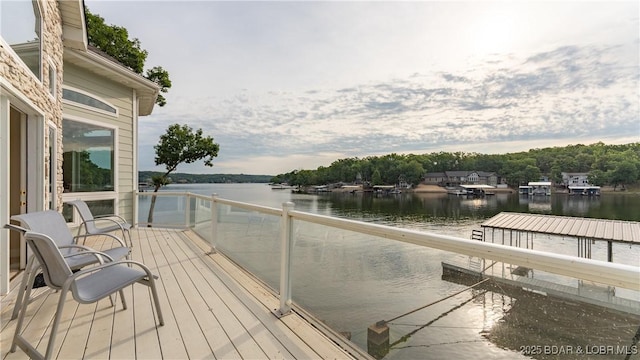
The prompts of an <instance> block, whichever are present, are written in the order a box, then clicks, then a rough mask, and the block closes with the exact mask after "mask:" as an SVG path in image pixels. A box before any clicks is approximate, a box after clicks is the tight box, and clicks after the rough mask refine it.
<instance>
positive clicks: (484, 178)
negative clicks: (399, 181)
mask: <svg viewBox="0 0 640 360" xmlns="http://www.w3.org/2000/svg"><path fill="white" fill-rule="evenodd" d="M424 182H425V183H426V184H430V185H439V186H445V187H452V186H459V185H469V184H473V185H491V186H496V185H498V175H497V174H496V173H493V172H486V171H464V170H463V171H445V172H433V173H427V174H426V175H425V177H424Z"/></svg>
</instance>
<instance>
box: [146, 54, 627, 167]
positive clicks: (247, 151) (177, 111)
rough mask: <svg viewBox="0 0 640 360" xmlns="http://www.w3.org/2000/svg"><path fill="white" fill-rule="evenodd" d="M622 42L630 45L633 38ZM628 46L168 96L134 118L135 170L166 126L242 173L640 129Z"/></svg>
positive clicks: (608, 135)
mask: <svg viewBox="0 0 640 360" xmlns="http://www.w3.org/2000/svg"><path fill="white" fill-rule="evenodd" d="M628 46H632V47H633V46H635V48H636V50H637V48H638V44H637V42H636V43H635V44H633V45H626V47H628ZM626 47H625V46H622V45H620V46H610V47H604V46H577V45H576V46H562V47H558V48H557V49H554V50H551V51H546V52H540V53H537V54H533V55H531V56H528V57H526V58H523V59H517V58H515V57H513V56H510V57H504V58H503V59H502V60H500V59H496V58H492V59H491V60H490V61H489V60H488V61H486V62H482V63H478V64H477V65H476V66H475V67H470V68H469V69H468V70H465V71H460V72H434V73H432V74H422V73H413V74H412V75H411V76H408V77H406V78H393V79H390V80H388V81H378V82H369V83H362V84H354V85H353V86H349V87H341V88H336V89H326V88H315V89H307V90H306V91H301V92H299V93H296V92H292V91H269V92H265V93H252V92H251V91H248V90H243V91H241V92H239V93H236V94H230V95H229V96H228V97H227V98H217V97H203V98H199V99H179V98H178V99H173V101H171V102H170V105H168V106H167V108H166V109H162V110H156V111H155V113H154V114H153V115H152V116H150V117H149V118H148V119H144V120H142V121H141V124H144V125H145V127H147V126H149V125H150V124H153V127H152V128H151V130H150V131H145V133H144V134H141V136H140V138H141V144H142V145H143V146H144V147H146V149H147V150H142V149H141V164H145V165H147V166H148V164H149V161H148V160H142V159H143V156H145V157H147V156H148V155H149V151H148V148H149V147H152V145H150V144H152V143H153V142H155V141H157V140H154V138H155V139H157V138H158V137H159V135H160V134H161V133H162V132H163V131H161V130H162V127H164V128H166V127H167V126H168V125H169V124H171V123H173V122H181V123H187V124H190V125H191V126H192V127H193V128H202V129H203V130H204V131H205V133H207V134H211V135H212V136H214V138H215V139H216V141H217V142H219V143H220V145H221V148H220V155H219V158H218V159H217V161H216V163H217V164H221V165H222V166H226V167H228V168H230V169H231V168H233V169H242V166H243V164H245V165H246V164H249V163H253V164H254V165H253V167H252V168H245V171H243V172H245V173H255V171H253V170H257V168H256V165H255V164H267V163H270V164H274V165H272V166H273V168H272V169H269V168H265V167H262V166H261V171H259V172H261V173H273V174H275V173H280V172H286V171H290V170H293V169H297V168H316V167H317V166H319V165H317V164H319V163H322V161H327V162H328V163H325V164H324V165H325V166H326V165H328V164H329V163H330V162H331V161H333V160H337V158H333V159H329V158H327V157H326V156H325V157H322V156H319V154H331V155H339V154H340V155H343V157H356V156H358V157H362V156H368V155H371V154H384V153H391V152H415V153H422V152H426V151H428V150H431V151H434V150H435V151H440V150H439V149H440V148H444V147H449V146H453V147H455V146H456V144H457V145H458V146H459V147H460V148H462V147H463V146H467V145H468V144H473V143H477V144H486V143H497V142H511V143H513V142H521V141H531V140H534V139H567V140H569V139H582V138H594V137H595V138H598V137H602V138H610V137H616V136H628V135H629V134H639V131H638V130H639V128H638V120H639V119H638V114H639V106H638V101H637V94H638V93H637V89H638V78H639V70H638V69H639V68H638V66H629V65H630V64H629V63H625V61H626V60H625V58H624V57H618V56H617V54H619V53H620V52H624V51H628V49H627V48H626ZM636 65H637V64H636ZM532 144H533V147H535V144H536V142H533V143H532ZM283 158H287V159H288V160H286V161H283V160H279V159H283ZM312 159H315V160H312ZM319 159H322V161H319ZM271 160H273V161H272V162H270V161H271ZM285 166H292V167H290V168H285ZM142 167H143V166H142V165H141V168H142Z"/></svg>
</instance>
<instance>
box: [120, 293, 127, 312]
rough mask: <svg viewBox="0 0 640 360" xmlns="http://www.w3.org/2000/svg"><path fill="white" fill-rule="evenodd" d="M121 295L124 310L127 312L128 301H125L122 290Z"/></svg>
mask: <svg viewBox="0 0 640 360" xmlns="http://www.w3.org/2000/svg"><path fill="white" fill-rule="evenodd" d="M119 293H120V299H121V301H122V309H123V310H126V309H127V301H126V300H125V299H124V291H123V290H122V289H120V291H119Z"/></svg>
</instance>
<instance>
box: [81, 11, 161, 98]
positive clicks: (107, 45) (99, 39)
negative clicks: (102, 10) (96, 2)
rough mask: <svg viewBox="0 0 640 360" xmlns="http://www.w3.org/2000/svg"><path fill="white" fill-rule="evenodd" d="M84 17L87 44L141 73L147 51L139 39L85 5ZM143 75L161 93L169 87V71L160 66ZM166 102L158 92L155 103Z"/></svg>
mask: <svg viewBox="0 0 640 360" xmlns="http://www.w3.org/2000/svg"><path fill="white" fill-rule="evenodd" d="M85 18H86V21H87V38H88V41H89V44H90V45H92V46H94V47H96V48H97V49H98V50H100V51H102V52H104V53H106V54H107V55H109V56H111V57H112V58H114V59H115V60H117V61H118V62H119V63H120V64H122V65H124V66H126V67H128V68H129V69H131V70H132V71H134V72H136V73H137V74H140V75H142V72H143V70H144V63H145V61H146V60H147V55H149V52H148V51H147V50H144V49H142V48H141V47H140V40H138V39H137V38H134V39H133V40H130V39H129V32H128V31H127V29H125V28H123V27H121V26H116V25H107V24H105V22H104V18H102V17H100V16H99V15H95V14H92V13H91V12H90V11H89V9H88V8H86V7H85ZM144 77H146V78H147V79H148V80H150V81H153V82H154V83H156V84H158V86H159V87H160V92H162V93H166V92H167V91H168V90H169V88H170V87H171V80H169V73H168V72H167V71H166V70H165V69H163V68H162V67H161V66H155V67H153V68H151V69H148V70H147V72H146V74H145V75H144ZM166 103H167V100H166V99H165V98H164V96H162V94H158V97H157V99H156V104H158V105H159V106H164V105H165V104H166Z"/></svg>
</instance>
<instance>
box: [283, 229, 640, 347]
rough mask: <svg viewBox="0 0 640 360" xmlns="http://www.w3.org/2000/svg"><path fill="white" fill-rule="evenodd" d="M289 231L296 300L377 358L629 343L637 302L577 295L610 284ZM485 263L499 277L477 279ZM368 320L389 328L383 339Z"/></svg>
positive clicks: (323, 232)
mask: <svg viewBox="0 0 640 360" xmlns="http://www.w3.org/2000/svg"><path fill="white" fill-rule="evenodd" d="M294 239H295V240H294V244H295V245H294V250H293V252H294V253H293V256H292V259H293V260H292V261H293V263H292V273H291V277H292V297H293V301H294V302H295V303H296V304H298V305H299V306H301V307H302V308H304V309H306V310H308V311H309V312H311V313H312V314H314V315H315V316H316V317H317V318H318V319H319V320H321V321H322V322H324V323H326V324H327V325H328V326H330V327H331V328H332V329H334V330H336V331H338V332H341V333H344V334H346V335H347V336H349V337H350V339H351V340H352V341H353V342H354V343H356V344H357V345H358V346H360V347H362V348H363V349H365V350H367V351H368V352H369V353H370V354H372V355H374V356H375V357H377V358H382V357H384V358H387V359H394V358H395V359H428V358H452V359H460V358H468V357H469V356H470V354H474V357H479V358H488V359H513V358H520V357H522V355H523V354H524V355H527V356H534V357H536V356H538V355H540V354H546V355H557V354H560V353H561V352H565V354H566V353H569V352H571V354H573V355H574V356H575V355H576V354H577V355H580V354H585V353H586V351H591V352H593V351H598V349H594V348H591V349H590V350H587V348H586V346H590V345H593V344H597V345H598V346H605V347H607V348H606V349H609V351H617V352H618V354H619V353H620V352H622V351H626V350H629V351H633V348H631V347H630V346H631V345H632V339H633V337H634V335H635V333H636V331H637V330H638V325H640V307H637V308H636V309H637V311H636V313H635V314H634V313H629V312H626V311H620V310H619V309H617V308H614V306H613V305H611V307H606V306H597V305H593V304H591V303H585V302H582V301H579V299H577V298H576V296H577V295H580V292H581V291H582V295H584V293H589V295H593V293H594V292H602V294H599V295H605V297H607V296H609V297H611V296H615V290H614V291H613V292H610V290H611V289H610V287H607V286H602V285H599V284H594V283H587V282H582V281H579V280H577V279H574V278H570V277H564V276H557V275H553V274H549V273H545V272H542V271H537V270H535V269H533V270H530V269H527V270H525V269H522V268H519V267H517V266H515V265H510V264H504V263H495V264H493V262H491V261H489V260H487V261H484V260H483V259H479V258H473V257H469V256H466V255H461V254H457V253H452V252H448V251H442V250H436V249H432V248H427V247H421V246H417V245H412V244H406V243H402V242H397V241H393V240H389V239H385V238H382V237H376V236H370V235H364V234H360V233H356V232H351V231H346V230H339V229H336V228H331V227H327V226H321V225H316V224H311V223H308V222H304V221H299V220H294ZM443 263H444V264H443ZM492 264H493V266H490V265H492ZM488 266H490V267H489V268H488V269H487V272H486V274H485V275H487V276H490V277H493V278H494V279H502V280H495V281H493V280H492V281H486V282H483V283H480V282H481V281H482V278H480V277H479V276H477V275H478V274H479V272H481V271H483V270H485V268H487V267H488ZM445 267H446V268H447V269H453V270H454V271H449V272H445V271H444V268H445ZM474 273H475V274H476V275H474ZM518 274H520V275H518ZM485 278H486V276H485ZM517 281H520V283H516V282H517ZM527 281H528V282H529V283H525V282H527ZM478 283H480V284H478ZM514 284H515V285H514ZM472 285H475V287H473V288H469V287H470V286H472ZM569 285H570V286H571V287H573V288H574V290H575V292H576V294H577V295H576V294H573V293H570V290H572V289H569V288H568V286H569ZM544 287H547V291H546V292H545V291H543V290H545V288H544ZM552 290H553V291H552ZM554 291H555V292H554ZM563 291H564V292H566V294H563V293H562V292H563ZM558 294H560V295H558ZM610 300H611V299H610ZM629 304H631V306H632V308H631V310H630V311H631V312H633V306H637V305H633V303H629ZM608 306H609V305H608ZM414 310H415V312H412V311H414ZM379 322H382V323H381V324H379V325H378V326H374V325H375V324H376V323H379ZM372 326H373V328H374V329H376V331H378V330H380V329H383V330H382V331H381V333H382V334H384V331H385V330H384V329H386V333H387V335H388V346H387V345H384V344H382V345H381V343H380V341H379V340H380V337H377V336H376V337H373V336H370V332H369V328H370V327H372ZM383 336H384V335H383ZM538 346H539V348H538ZM616 346H619V347H617V348H616ZM624 346H626V347H624ZM611 349H614V350H611ZM611 354H613V353H611ZM623 357H624V356H623Z"/></svg>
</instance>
